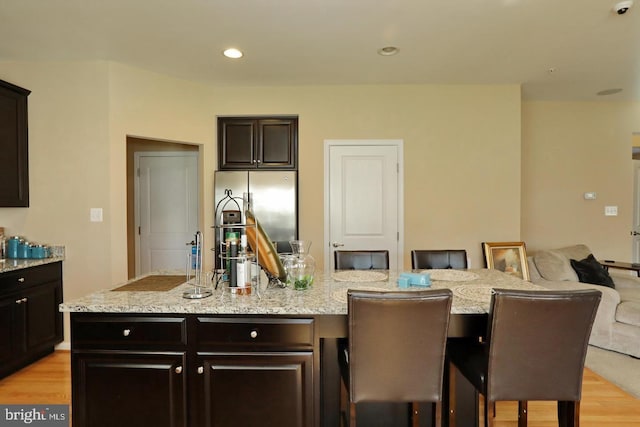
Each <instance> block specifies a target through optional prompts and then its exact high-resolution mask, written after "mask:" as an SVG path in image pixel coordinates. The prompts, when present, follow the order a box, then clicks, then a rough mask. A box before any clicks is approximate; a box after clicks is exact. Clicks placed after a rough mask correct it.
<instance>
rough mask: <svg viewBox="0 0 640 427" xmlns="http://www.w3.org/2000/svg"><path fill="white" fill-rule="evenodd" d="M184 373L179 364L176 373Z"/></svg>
mask: <svg viewBox="0 0 640 427" xmlns="http://www.w3.org/2000/svg"><path fill="white" fill-rule="evenodd" d="M181 373H182V366H178V367H177V368H176V374H181Z"/></svg>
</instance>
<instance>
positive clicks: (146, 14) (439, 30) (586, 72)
mask: <svg viewBox="0 0 640 427" xmlns="http://www.w3.org/2000/svg"><path fill="white" fill-rule="evenodd" d="M618 1H619V0H618ZM616 3H617V1H616V0H0V61H7V60H36V61H37V60H95V59H103V60H112V61H118V62H122V63H126V64H130V65H133V66H136V67H140V68H144V69H149V70H153V71H156V72H159V73H163V74H168V75H171V76H175V77H178V78H184V79H189V80H194V81H199V82H205V83H210V84H216V85H323V84H421V83H425V84H429V83H434V84H522V92H523V96H524V98H525V99H547V100H580V101H584V100H596V99H598V100H615V101H619V100H635V101H638V100H640V1H638V2H637V3H638V4H637V5H636V6H635V7H634V8H631V9H630V10H629V11H628V12H627V14H625V15H617V14H616V13H615V12H613V10H612V9H613V6H614V5H615V4H616ZM389 45H392V46H397V47H398V48H399V49H400V52H399V53H398V54H397V55H395V56H390V57H383V56H380V55H378V54H377V53H376V52H377V50H378V49H379V48H381V47H383V46H389ZM230 46H233V47H237V48H240V49H242V50H243V51H244V52H245V56H244V57H243V58H242V59H239V60H229V59H226V58H224V57H223V56H222V54H221V52H222V50H223V49H225V48H227V47H230ZM551 69H553V70H554V71H553V72H550V70H551ZM0 78H2V77H1V76H0ZM613 88H621V89H623V91H622V92H621V93H618V94H615V95H609V96H596V92H598V91H601V90H606V89H613Z"/></svg>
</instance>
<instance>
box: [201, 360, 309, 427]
mask: <svg viewBox="0 0 640 427" xmlns="http://www.w3.org/2000/svg"><path fill="white" fill-rule="evenodd" d="M200 361H201V363H200V366H201V367H202V369H201V371H202V374H199V375H198V377H199V379H200V387H201V389H200V392H199V393H197V395H198V396H201V397H199V398H200V399H202V401H201V402H200V404H201V405H202V408H200V410H199V411H196V412H198V413H199V414H203V416H204V422H201V423H199V425H203V426H207V427H252V426H261V427H269V426H274V427H309V426H313V379H312V378H313V377H312V375H313V353H311V352H296V353H293V352H284V353H275V352H274V353H233V354H227V353H222V354H215V355H208V356H201V357H200Z"/></svg>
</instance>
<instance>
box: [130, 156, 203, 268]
mask: <svg viewBox="0 0 640 427" xmlns="http://www.w3.org/2000/svg"><path fill="white" fill-rule="evenodd" d="M141 157H195V158H196V168H197V169H196V175H197V176H198V186H200V178H199V177H200V161H199V159H200V152H199V151H136V152H134V153H133V159H134V166H133V173H134V186H133V188H134V195H133V212H134V213H133V215H134V221H135V225H134V227H135V229H136V230H137V228H138V227H139V226H140V174H139V173H138V171H139V169H140V158H141ZM196 194H197V195H198V196H197V197H196V198H195V200H196V216H197V218H196V222H197V224H200V196H199V194H200V189H198V191H197V192H196ZM134 236H135V238H134V249H135V251H134V254H135V261H134V270H135V277H137V276H139V275H140V274H139V272H140V233H139V232H138V231H135V233H134Z"/></svg>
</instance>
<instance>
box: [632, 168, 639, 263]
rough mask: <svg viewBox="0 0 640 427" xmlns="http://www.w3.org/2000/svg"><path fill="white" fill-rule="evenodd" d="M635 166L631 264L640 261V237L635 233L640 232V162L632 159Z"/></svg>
mask: <svg viewBox="0 0 640 427" xmlns="http://www.w3.org/2000/svg"><path fill="white" fill-rule="evenodd" d="M631 163H632V165H633V219H632V221H631V262H639V261H640V242H639V240H640V239H639V236H634V235H633V233H634V232H637V231H640V224H639V222H640V221H639V220H638V218H640V160H635V159H632V160H631Z"/></svg>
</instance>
